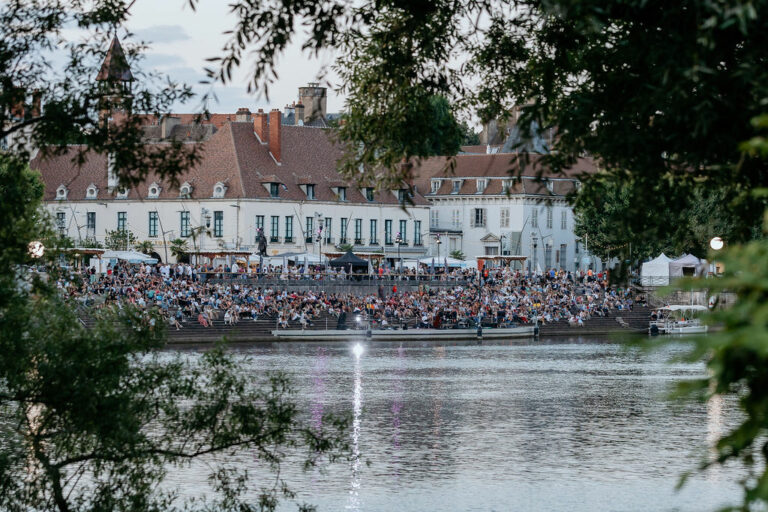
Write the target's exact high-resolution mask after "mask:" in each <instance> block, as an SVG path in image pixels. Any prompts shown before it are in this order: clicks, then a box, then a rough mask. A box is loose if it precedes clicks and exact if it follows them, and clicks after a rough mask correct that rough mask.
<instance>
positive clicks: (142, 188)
mask: <svg viewBox="0 0 768 512" xmlns="http://www.w3.org/2000/svg"><path fill="white" fill-rule="evenodd" d="M253 129H254V128H253V123H252V122H226V123H224V124H223V125H222V127H221V129H220V130H218V131H217V132H216V133H213V134H212V135H211V136H210V138H209V139H207V140H206V141H205V142H202V143H195V144H197V145H199V146H201V151H202V158H201V161H200V163H199V164H198V165H197V166H195V167H194V168H192V169H190V170H188V171H187V172H185V173H183V174H182V175H181V176H179V177H178V181H179V183H184V182H188V183H189V184H190V185H191V186H192V187H193V190H192V193H191V197H192V198H195V199H202V198H209V197H211V196H212V195H213V188H214V186H215V185H216V183H219V182H222V183H224V184H225V185H226V186H227V190H226V192H225V195H224V197H227V198H264V199H266V198H269V197H270V195H269V191H268V190H267V188H266V187H265V186H264V183H266V182H275V181H276V182H279V183H282V185H281V187H280V197H279V198H281V199H287V200H294V201H306V200H307V196H306V194H305V193H304V191H303V190H302V189H301V187H299V185H300V184H309V183H314V184H315V197H316V199H317V200H319V201H338V198H337V196H336V194H335V193H334V191H333V190H332V187H336V186H340V185H341V186H344V185H346V186H347V201H346V202H345V203H350V204H354V203H368V202H369V201H367V200H366V199H365V197H364V195H363V192H362V191H361V190H359V189H358V188H357V187H355V186H352V185H351V184H347V183H346V182H344V181H343V180H342V178H341V176H340V175H339V173H338V172H337V170H336V168H337V162H338V160H339V158H341V156H342V151H341V148H340V147H339V146H337V145H335V144H334V142H333V141H332V140H331V138H330V136H329V135H330V134H329V131H328V130H326V129H320V128H310V127H304V126H284V127H283V128H282V161H281V162H280V163H279V164H278V163H277V162H276V161H275V160H274V159H273V158H272V156H271V155H270V153H269V147H268V146H267V145H264V144H261V143H259V141H258V139H257V138H256V136H255V135H254V132H253ZM151 145H152V147H154V148H157V149H158V150H160V151H162V148H163V147H164V146H165V145H166V144H165V143H152V144H151ZM190 147H192V144H190ZM82 150H83V148H82V147H80V146H70V147H68V148H66V151H65V152H64V154H61V155H55V156H47V157H46V156H43V155H41V156H38V157H37V158H36V159H35V160H33V162H32V163H31V165H32V167H33V168H34V169H38V170H39V171H40V173H41V175H42V177H43V182H44V184H45V199H46V200H48V201H52V200H54V199H55V195H56V189H57V188H58V187H59V186H60V185H65V186H66V187H67V188H68V190H69V194H68V197H67V199H68V200H70V201H77V200H84V199H85V197H86V189H87V188H88V186H89V185H90V184H91V183H94V184H95V185H96V186H97V187H98V188H99V192H98V198H97V199H99V200H105V199H110V198H111V196H110V195H109V194H108V192H107V158H106V156H104V155H98V154H94V153H90V152H88V153H86V155H85V163H84V164H83V166H82V167H80V168H78V167H77V165H76V164H75V163H74V158H75V156H76V155H77V154H78V152H80V151H82ZM153 182H157V183H158V184H160V186H161V191H160V196H159V198H160V199H174V198H178V197H179V191H178V189H177V188H172V187H171V186H170V185H169V184H168V183H163V182H161V180H160V179H159V178H158V177H157V176H154V175H152V174H150V175H149V176H148V177H147V179H146V180H145V182H144V183H142V184H141V185H139V186H138V187H136V189H133V190H130V191H129V193H128V198H129V199H139V198H142V199H143V198H147V195H148V194H147V191H148V189H149V186H150V185H151V184H152V183H153ZM413 202H414V204H416V205H427V204H429V203H428V202H427V200H426V199H425V198H424V197H423V196H422V195H420V194H415V196H414V198H413ZM374 203H383V204H392V205H396V204H398V200H397V197H396V196H395V194H392V193H391V192H390V191H384V192H379V193H376V194H375V196H374Z"/></svg>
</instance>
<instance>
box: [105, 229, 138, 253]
mask: <svg viewBox="0 0 768 512" xmlns="http://www.w3.org/2000/svg"><path fill="white" fill-rule="evenodd" d="M137 242H138V240H137V239H136V236H135V235H134V234H133V232H132V231H130V230H128V229H123V230H119V229H115V230H113V231H108V232H107V235H106V237H105V238H104V248H105V249H110V250H112V251H128V250H130V249H131V248H132V247H134V246H135V245H136V243H137Z"/></svg>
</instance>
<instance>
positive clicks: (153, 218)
mask: <svg viewBox="0 0 768 512" xmlns="http://www.w3.org/2000/svg"><path fill="white" fill-rule="evenodd" d="M149 236H150V237H153V238H154V237H156V236H157V212H149Z"/></svg>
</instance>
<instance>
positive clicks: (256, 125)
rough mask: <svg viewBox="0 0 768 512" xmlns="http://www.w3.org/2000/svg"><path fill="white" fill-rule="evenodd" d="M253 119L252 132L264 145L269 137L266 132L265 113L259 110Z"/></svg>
mask: <svg viewBox="0 0 768 512" xmlns="http://www.w3.org/2000/svg"><path fill="white" fill-rule="evenodd" d="M253 119H254V121H253V131H254V132H256V136H257V137H258V138H259V140H260V141H261V143H262V144H266V143H267V139H268V137H269V133H268V132H267V113H266V112H264V110H263V109H259V111H258V112H256V115H255V116H254V118H253Z"/></svg>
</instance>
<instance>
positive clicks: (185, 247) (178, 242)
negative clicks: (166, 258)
mask: <svg viewBox="0 0 768 512" xmlns="http://www.w3.org/2000/svg"><path fill="white" fill-rule="evenodd" d="M187 252H189V244H188V243H187V241H186V240H184V239H183V238H174V239H173V240H171V254H172V255H173V256H174V257H175V258H176V259H177V260H178V259H179V258H181V257H183V256H184V255H186V254H187Z"/></svg>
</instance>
